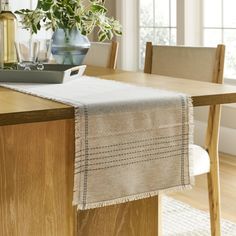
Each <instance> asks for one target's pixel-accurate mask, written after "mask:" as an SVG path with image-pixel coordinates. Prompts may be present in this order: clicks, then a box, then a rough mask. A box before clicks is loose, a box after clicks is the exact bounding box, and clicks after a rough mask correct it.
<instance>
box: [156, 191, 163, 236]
mask: <svg viewBox="0 0 236 236" xmlns="http://www.w3.org/2000/svg"><path fill="white" fill-rule="evenodd" d="M161 198H162V195H161V194H159V195H158V196H157V236H161V235H162V226H161V213H162V205H161Z"/></svg>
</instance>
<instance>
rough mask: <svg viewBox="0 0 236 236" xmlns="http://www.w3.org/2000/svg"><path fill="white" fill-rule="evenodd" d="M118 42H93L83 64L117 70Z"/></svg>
mask: <svg viewBox="0 0 236 236" xmlns="http://www.w3.org/2000/svg"><path fill="white" fill-rule="evenodd" d="M118 46H119V45H118V42H115V41H112V42H111V43H100V42H92V43H91V46H90V49H89V51H88V53H87V55H86V56H85V59H84V62H83V64H85V65H90V66H99V67H106V68H110V69H115V68H116V64H117V54H118Z"/></svg>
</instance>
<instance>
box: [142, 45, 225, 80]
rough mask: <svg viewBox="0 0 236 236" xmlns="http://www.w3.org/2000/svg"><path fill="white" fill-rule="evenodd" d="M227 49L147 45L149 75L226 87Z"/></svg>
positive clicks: (145, 70) (222, 46) (146, 65)
mask: <svg viewBox="0 0 236 236" xmlns="http://www.w3.org/2000/svg"><path fill="white" fill-rule="evenodd" d="M224 51H225V47H224V45H218V46H217V47H215V48H214V47H212V48H210V47H186V46H162V45H152V43H151V42H148V43H147V45H146V58H145V68H144V72H145V73H151V74H158V75H165V76H173V77H177V78H185V79H192V80H201V81H207V82H214V83H223V68H224Z"/></svg>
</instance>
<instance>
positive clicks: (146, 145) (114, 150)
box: [77, 138, 188, 162]
mask: <svg viewBox="0 0 236 236" xmlns="http://www.w3.org/2000/svg"><path fill="white" fill-rule="evenodd" d="M184 140H186V141H187V140H188V138H186V139H184ZM174 142H182V139H177V140H170V141H166V142H161V143H160V142H159V143H149V144H145V145H142V146H140V145H139V146H134V147H128V148H119V149H112V150H106V151H101V152H94V153H89V156H92V155H100V154H105V153H111V152H118V151H125V150H127V151H128V150H132V149H136V148H143V147H148V146H157V145H161V144H169V143H174ZM179 145H180V144H178V146H179ZM174 146H177V145H171V146H167V145H165V146H164V147H163V148H168V147H174ZM155 149H156V148H155ZM150 150H154V148H153V149H145V151H150ZM138 152H140V151H138ZM83 156H84V154H81V155H79V156H77V158H80V157H83ZM112 157H113V156H112ZM105 158H109V157H105ZM95 159H100V158H90V159H89V160H95ZM80 161H81V160H78V162H80Z"/></svg>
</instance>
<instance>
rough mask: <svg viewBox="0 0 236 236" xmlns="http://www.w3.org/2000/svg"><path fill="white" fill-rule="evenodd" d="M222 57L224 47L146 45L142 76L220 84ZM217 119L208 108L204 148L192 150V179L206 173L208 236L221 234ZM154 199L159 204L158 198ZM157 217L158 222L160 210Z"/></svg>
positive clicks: (216, 113) (217, 114)
mask: <svg viewBox="0 0 236 236" xmlns="http://www.w3.org/2000/svg"><path fill="white" fill-rule="evenodd" d="M224 55H225V46H224V45H218V46H217V47H215V48H209V47H185V46H161V45H152V43H151V42H148V43H147V44H146V57H145V67H144V72H145V73H150V74H158V75H163V76H172V77H176V78H184V79H192V80H200V81H206V82H212V83H219V84H222V83H223V69H224ZM220 115H221V106H220V105H213V106H210V108H209V114H208V125H207V131H206V140H205V147H204V148H202V147H200V146H197V145H193V146H192V150H193V163H194V165H193V173H194V175H200V174H205V173H207V180H208V195H209V209H210V220H211V235H212V236H219V235H220V234H221V229H220V186H219V157H218V141H219V128H220ZM158 198H159V199H158V202H159V203H160V196H159V197H158ZM159 208H160V207H159ZM159 208H158V209H159ZM158 214H159V219H160V210H159V213H158ZM159 228H161V227H159Z"/></svg>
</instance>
